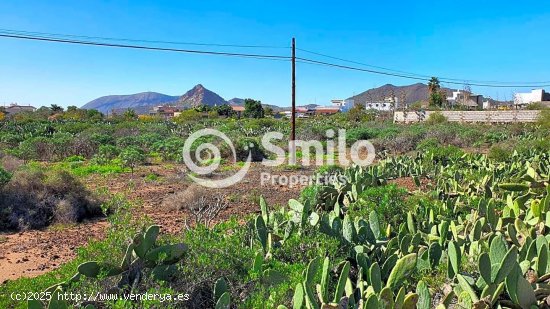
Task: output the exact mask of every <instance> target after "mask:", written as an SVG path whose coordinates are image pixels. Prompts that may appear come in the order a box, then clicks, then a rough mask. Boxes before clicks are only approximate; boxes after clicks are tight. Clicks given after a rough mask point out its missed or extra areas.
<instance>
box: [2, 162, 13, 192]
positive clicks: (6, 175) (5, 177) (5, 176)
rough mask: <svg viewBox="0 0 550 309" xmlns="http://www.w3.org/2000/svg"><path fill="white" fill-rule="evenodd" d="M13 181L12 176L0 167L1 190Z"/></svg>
mask: <svg viewBox="0 0 550 309" xmlns="http://www.w3.org/2000/svg"><path fill="white" fill-rule="evenodd" d="M10 179H11V174H10V173H8V172H7V171H6V170H5V169H3V168H2V167H0V188H1V187H3V186H4V185H5V184H7V183H8V182H9V181H10Z"/></svg>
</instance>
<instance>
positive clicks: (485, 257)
mask: <svg viewBox="0 0 550 309" xmlns="http://www.w3.org/2000/svg"><path fill="white" fill-rule="evenodd" d="M478 265H479V273H480V274H481V277H482V278H483V280H485V283H487V284H490V283H491V259H490V258H489V254H487V253H486V252H483V253H482V254H481V255H480V256H479V262H478Z"/></svg>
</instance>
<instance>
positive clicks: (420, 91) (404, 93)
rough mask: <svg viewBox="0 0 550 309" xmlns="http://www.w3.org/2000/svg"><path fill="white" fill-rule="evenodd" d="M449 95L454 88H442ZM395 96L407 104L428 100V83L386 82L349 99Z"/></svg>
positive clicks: (368, 100)
mask: <svg viewBox="0 0 550 309" xmlns="http://www.w3.org/2000/svg"><path fill="white" fill-rule="evenodd" d="M441 90H443V91H445V92H446V93H447V95H451V94H452V91H453V90H452V89H449V88H441ZM392 96H395V97H396V98H397V100H398V101H403V99H404V101H405V103H406V104H411V103H414V102H417V101H426V100H427V98H428V85H426V84H422V83H416V84H412V85H408V86H394V85H392V84H386V85H384V86H382V87H378V88H373V89H369V90H367V91H364V92H362V93H360V94H358V95H356V96H353V97H351V98H349V99H353V100H355V102H361V103H362V102H381V101H384V99H385V98H388V97H392Z"/></svg>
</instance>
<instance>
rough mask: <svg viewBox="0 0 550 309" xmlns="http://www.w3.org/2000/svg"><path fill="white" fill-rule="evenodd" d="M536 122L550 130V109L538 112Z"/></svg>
mask: <svg viewBox="0 0 550 309" xmlns="http://www.w3.org/2000/svg"><path fill="white" fill-rule="evenodd" d="M537 124H538V125H539V126H541V127H542V128H543V129H546V130H550V110H543V111H541V112H540V115H539V119H538V120H537Z"/></svg>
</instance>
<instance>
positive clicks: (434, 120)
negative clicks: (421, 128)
mask: <svg viewBox="0 0 550 309" xmlns="http://www.w3.org/2000/svg"><path fill="white" fill-rule="evenodd" d="M445 122H447V117H445V116H443V114H442V113H441V112H434V113H431V114H430V116H428V119H426V123H427V124H429V125H434V124H440V123H445Z"/></svg>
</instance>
